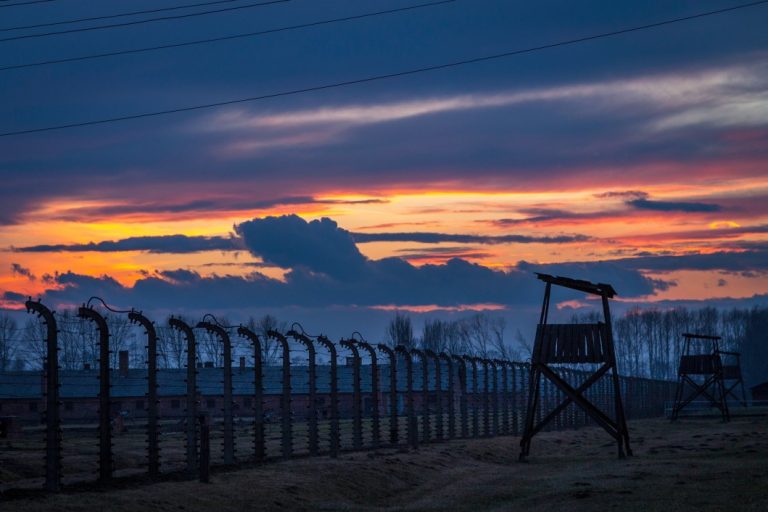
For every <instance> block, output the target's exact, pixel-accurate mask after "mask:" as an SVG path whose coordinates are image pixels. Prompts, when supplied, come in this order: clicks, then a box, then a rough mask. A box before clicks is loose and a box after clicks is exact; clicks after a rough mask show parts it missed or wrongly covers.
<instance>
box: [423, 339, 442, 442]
mask: <svg viewBox="0 0 768 512" xmlns="http://www.w3.org/2000/svg"><path fill="white" fill-rule="evenodd" d="M424 355H425V356H427V358H429V359H432V360H433V361H434V363H435V434H436V437H437V440H438V441H442V440H443V396H442V395H443V393H442V388H443V375H442V372H441V371H440V359H439V358H438V356H437V354H435V353H434V352H433V351H431V350H424Z"/></svg>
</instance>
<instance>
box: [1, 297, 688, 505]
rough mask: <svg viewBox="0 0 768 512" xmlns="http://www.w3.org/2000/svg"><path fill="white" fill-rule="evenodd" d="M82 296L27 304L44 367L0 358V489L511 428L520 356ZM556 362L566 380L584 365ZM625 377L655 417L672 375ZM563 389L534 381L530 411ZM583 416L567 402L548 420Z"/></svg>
mask: <svg viewBox="0 0 768 512" xmlns="http://www.w3.org/2000/svg"><path fill="white" fill-rule="evenodd" d="M90 302H91V301H89V304H87V305H83V307H81V308H79V310H78V311H77V315H75V314H72V313H70V312H65V313H62V314H55V315H54V313H53V312H52V311H51V310H49V309H48V308H47V307H46V306H45V305H43V304H41V303H40V302H32V301H28V302H27V304H26V305H27V308H28V310H29V311H30V312H32V313H36V314H37V315H38V317H39V318H38V320H37V324H38V327H36V328H34V329H32V330H30V329H25V332H27V333H33V334H31V335H29V340H30V343H29V344H28V345H27V346H26V347H25V348H24V349H23V351H24V352H25V354H24V355H25V356H29V357H30V358H31V359H34V360H35V361H37V362H38V363H39V368H42V369H40V370H33V371H28V370H27V371H5V372H0V404H2V409H0V417H8V418H11V417H16V418H18V419H19V424H18V425H16V426H15V430H14V431H13V432H6V435H7V436H9V437H8V440H7V441H6V443H13V445H14V447H15V448H14V449H15V450H16V451H15V455H14V456H15V457H16V458H17V459H18V460H17V463H16V466H17V467H18V470H17V471H15V472H13V471H8V472H5V473H4V474H3V475H4V476H3V478H4V481H3V482H0V485H1V486H2V487H0V489H4V490H8V489H12V488H30V487H38V486H43V487H44V488H45V489H47V490H49V491H59V490H61V488H62V486H63V485H77V484H79V483H86V482H93V481H98V482H100V483H109V482H111V481H113V480H114V479H116V478H130V477H135V476H140V475H149V476H150V477H151V478H152V479H158V478H162V477H164V476H166V475H177V474H178V475H184V476H186V477H187V478H207V476H208V469H209V467H211V466H213V467H214V468H215V467H233V466H237V465H239V464H248V463H253V462H264V461H269V460H278V459H287V458H291V457H302V456H320V455H330V456H331V457H336V456H338V455H339V453H341V452H344V451H359V450H376V449H399V450H406V449H418V448H419V447H420V446H422V445H426V444H431V443H438V442H443V441H448V440H452V439H470V438H489V437H493V436H503V435H511V436H517V435H519V434H520V432H521V431H522V424H523V421H524V416H525V414H524V411H525V408H526V399H527V397H528V381H529V375H530V365H529V364H527V363H522V362H515V361H510V360H507V359H490V358H480V357H476V356H472V355H465V354H449V353H446V352H437V351H433V350H431V349H417V348H412V347H406V346H404V345H398V346H396V347H391V346H388V345H385V344H378V345H375V344H372V343H369V342H368V341H366V340H365V338H364V337H363V336H362V335H361V334H360V333H354V334H353V335H352V336H350V337H349V338H345V339H342V340H340V341H339V342H338V343H334V342H332V341H331V340H329V339H328V338H327V337H325V336H322V335H310V334H308V333H306V332H305V331H304V329H303V327H302V326H301V325H299V324H294V325H292V326H291V327H290V328H288V326H287V325H283V324H279V323H277V322H271V323H269V322H268V323H267V324H265V325H261V326H257V325H255V324H254V325H245V326H243V325H238V326H233V325H228V324H227V322H226V320H225V319H222V321H219V320H218V319H216V318H215V317H212V316H210V315H206V317H204V318H203V319H202V320H201V321H199V322H192V321H190V320H189V319H182V318H178V317H172V318H171V319H170V320H169V321H168V324H167V325H156V324H154V323H153V322H152V321H151V320H150V319H148V318H147V317H146V316H144V315H143V314H142V313H141V312H139V311H135V310H127V311H119V310H114V309H112V308H109V306H107V305H106V303H103V301H102V305H99V304H96V303H94V304H90ZM126 314H127V316H125V320H126V321H125V322H116V320H115V317H116V316H119V315H126ZM113 326H117V327H115V332H114V333H113V332H112V328H113ZM126 340H131V343H126ZM141 340H144V342H143V343H142V342H141ZM64 343H67V344H72V345H73V346H74V345H77V347H78V349H77V351H78V353H79V354H81V356H80V357H78V358H72V357H71V354H67V351H66V350H65V349H64V348H62V345H63V344H64ZM127 351H133V352H138V354H137V353H134V354H133V357H132V358H129V357H128V355H127V354H126V352H127ZM70 352H72V353H74V352H75V351H74V350H71V351H70ZM131 361H132V362H133V364H131ZM558 372H559V374H560V376H561V377H562V378H563V379H565V380H566V381H567V382H569V383H571V385H573V386H578V385H579V384H580V383H581V382H583V381H584V380H585V379H586V378H587V376H588V375H589V374H590V372H588V371H583V370H581V369H578V368H576V367H569V366H564V367H562V368H559V369H558ZM612 386H613V384H612V383H611V382H610V380H609V379H607V378H603V379H601V381H599V382H598V383H597V385H596V386H593V387H592V388H590V389H589V390H588V391H587V395H588V397H589V398H590V400H593V401H594V402H595V403H598V404H599V405H600V406H601V408H602V409H603V410H604V411H606V413H607V414H610V412H609V411H610V410H611V407H610V404H611V399H610V397H611V396H612V391H613V388H612ZM620 386H621V392H622V395H623V396H624V397H625V401H626V409H627V411H626V412H627V415H628V416H629V417H630V418H632V419H637V418H646V417H655V416H662V415H663V414H664V412H665V410H664V407H665V401H667V400H669V399H670V397H671V396H672V393H673V390H674V382H670V381H661V380H651V379H645V378H634V377H622V378H621V379H620ZM562 398H563V397H562V396H560V391H558V390H557V388H555V387H554V386H550V385H546V384H545V385H544V387H543V388H542V390H541V401H542V403H541V407H539V408H538V409H537V410H538V411H539V413H538V414H540V415H547V414H549V413H550V412H551V411H552V409H553V408H554V404H557V403H560V402H561V401H562ZM30 418H37V420H39V421H29V419H30ZM539 419H540V418H539ZM591 424H592V420H590V419H589V418H588V417H587V416H586V415H585V414H583V412H581V410H579V409H577V408H576V407H574V406H573V404H571V406H568V407H566V408H564V409H563V410H561V411H559V413H558V414H557V416H556V419H555V421H554V422H552V423H551V424H550V425H551V426H550V427H549V428H551V429H554V430H564V429H573V428H579V427H583V426H587V425H591ZM219 440H220V441H221V442H220V443H219V442H211V441H219ZM41 455H44V457H42V458H41V457H40V456H41ZM41 459H42V462H41Z"/></svg>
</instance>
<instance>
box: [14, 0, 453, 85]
mask: <svg viewBox="0 0 768 512" xmlns="http://www.w3.org/2000/svg"><path fill="white" fill-rule="evenodd" d="M455 1H456V0H440V1H436V2H427V3H423V4H416V5H409V6H407V7H399V8H397V9H388V10H385V11H374V12H368V13H364V14H357V15H354V16H345V17H343V18H331V19H326V20H320V21H313V22H309V23H300V24H298V25H288V26H285V27H278V28H272V29H267V30H260V31H257V32H246V33H243V34H233V35H229V36H221V37H211V38H207V39H196V40H193V41H185V42H181V43H171V44H164V45H159V46H148V47H145V48H135V49H131V50H118V51H114V52H105V53H95V54H91V55H81V56H78V57H66V58H63V59H51V60H44V61H38V62H28V63H25V64H14V65H12V66H3V67H0V71H9V70H12V69H24V68H31V67H38V66H48V65H51V64H62V63H66V62H78V61H83V60H92V59H101V58H106V57H115V56H120V55H131V54H135V53H144V52H153V51H158V50H168V49H172V48H183V47H186V46H196V45H202V44H209V43H216V42H220V41H229V40H233V39H243V38H248V37H258V36H264V35H269V34H275V33H278V32H286V31H290V30H299V29H303V28H309V27H317V26H321V25H330V24H332V23H340V22H344V21H353V20H359V19H364V18H370V17H373V16H382V15H385V14H394V13H399V12H405V11H412V10H414V9H421V8H424V7H434V6H437V5H442V4H448V3H452V2H455Z"/></svg>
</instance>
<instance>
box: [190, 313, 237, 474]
mask: <svg viewBox="0 0 768 512" xmlns="http://www.w3.org/2000/svg"><path fill="white" fill-rule="evenodd" d="M197 328H198V329H205V330H206V331H208V332H209V333H211V334H214V335H216V336H217V337H218V338H219V340H220V341H221V343H222V345H223V346H224V354H223V356H224V381H223V382H222V385H223V387H224V393H223V399H224V408H223V409H222V412H223V413H224V439H223V443H222V448H223V449H224V464H226V465H231V464H234V463H235V429H234V422H233V418H232V406H233V405H234V400H233V397H232V342H231V340H230V339H229V333H228V332H227V331H226V330H225V329H224V328H223V327H221V326H220V325H217V324H214V323H211V322H199V323H198V324H197Z"/></svg>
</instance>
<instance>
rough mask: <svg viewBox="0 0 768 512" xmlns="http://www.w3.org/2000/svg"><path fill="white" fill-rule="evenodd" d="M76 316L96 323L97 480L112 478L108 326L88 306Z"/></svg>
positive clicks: (102, 318)
mask: <svg viewBox="0 0 768 512" xmlns="http://www.w3.org/2000/svg"><path fill="white" fill-rule="evenodd" d="M77 316H79V317H80V318H84V319H86V320H90V321H92V322H94V323H95V324H96V329H97V330H98V331H99V481H100V482H107V481H109V480H110V479H111V478H112V469H113V467H112V466H113V463H112V410H111V409H112V399H111V392H110V391H111V387H112V386H111V384H110V373H109V327H108V326H107V321H106V320H105V319H104V317H103V316H101V315H100V314H99V313H97V312H96V311H95V310H94V309H92V308H90V307H85V305H83V306H81V307H80V309H79V310H78V313H77Z"/></svg>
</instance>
